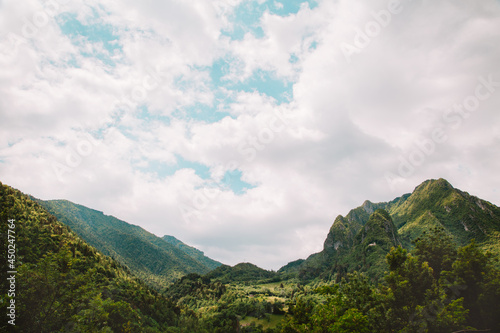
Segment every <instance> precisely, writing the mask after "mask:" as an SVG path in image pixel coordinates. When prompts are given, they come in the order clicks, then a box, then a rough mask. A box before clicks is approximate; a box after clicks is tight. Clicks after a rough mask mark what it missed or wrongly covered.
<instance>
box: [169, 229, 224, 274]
mask: <svg viewBox="0 0 500 333" xmlns="http://www.w3.org/2000/svg"><path fill="white" fill-rule="evenodd" d="M162 239H163V240H164V241H166V242H167V243H169V244H171V245H173V246H175V247H176V248H178V249H179V250H182V251H183V252H184V253H186V254H187V255H188V256H190V257H191V258H193V259H194V260H196V261H198V262H199V263H202V264H203V265H205V266H206V267H208V269H211V270H212V269H216V268H217V267H219V266H220V265H222V264H221V263H220V262H218V261H215V260H213V259H211V258H209V257H207V256H205V253H203V252H202V251H200V250H198V249H196V248H194V247H192V246H189V245H187V244H185V243H183V242H181V241H180V240H178V239H177V238H175V237H174V236H168V235H165V236H163V237H162Z"/></svg>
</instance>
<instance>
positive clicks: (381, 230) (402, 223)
mask: <svg viewBox="0 0 500 333" xmlns="http://www.w3.org/2000/svg"><path fill="white" fill-rule="evenodd" d="M36 201H37V202H38V203H39V204H40V205H41V206H43V207H44V208H45V209H47V211H48V212H50V213H51V214H53V215H54V216H56V217H57V218H58V219H59V221H61V222H63V223H64V224H66V225H68V226H69V227H70V228H71V229H72V230H73V231H74V232H76V233H77V234H78V235H79V236H80V237H82V239H84V240H85V241H86V242H88V243H89V244H90V245H92V246H94V247H95V248H97V249H98V250H99V251H101V252H102V253H103V254H105V255H109V256H111V257H113V258H115V259H116V260H118V261H119V262H120V263H122V264H123V265H125V266H127V267H129V268H130V270H131V271H132V272H133V273H134V274H136V275H137V276H138V277H140V278H141V279H142V280H144V281H145V282H147V283H148V284H150V285H153V286H155V287H166V286H168V285H169V284H170V283H171V282H172V281H175V280H177V279H179V278H180V277H182V276H185V275H187V274H189V273H197V274H202V275H203V274H207V273H209V272H211V273H210V275H209V276H210V277H211V278H215V279H217V280H220V281H224V282H226V283H228V281H230V280H231V279H236V280H241V279H250V280H259V279H260V280H262V279H273V278H276V275H275V273H274V272H269V271H265V270H261V269H260V268H258V267H256V266H254V265H251V264H240V265H236V266H234V267H230V266H226V265H222V264H221V263H220V262H217V261H215V260H213V259H210V258H208V257H206V256H205V255H204V253H203V252H201V251H199V250H197V249H195V248H194V247H191V246H189V245H186V244H184V243H183V242H182V241H180V240H178V239H177V238H175V237H174V236H169V235H165V236H163V237H162V238H159V237H157V236H155V235H153V234H151V233H149V232H148V231H146V230H144V229H142V228H140V227H138V226H135V225H131V224H129V223H126V222H124V221H121V220H119V219H117V218H115V217H112V216H106V215H104V214H103V213H102V212H99V211H96V210H93V209H90V208H87V207H84V206H81V205H78V204H74V203H71V202H69V201H65V200H51V201H42V200H38V199H36ZM431 228H442V229H444V230H445V232H446V233H447V234H449V235H450V236H451V237H452V239H453V241H454V242H455V243H456V244H457V245H460V246H463V245H465V244H467V243H469V242H470V240H472V239H475V240H476V242H477V243H478V244H480V245H481V247H482V248H483V249H485V250H488V251H490V252H491V253H493V254H494V255H495V256H497V257H499V258H500V208H499V207H497V206H495V205H493V204H491V203H490V202H487V201H485V200H481V199H479V198H477V197H475V196H472V195H470V194H468V193H467V192H463V191H460V190H458V189H455V188H454V187H453V186H452V185H451V184H450V183H448V182H447V181H446V180H444V179H437V180H427V181H425V182H423V183H422V184H420V185H419V186H417V187H416V188H415V190H414V191H413V192H412V193H408V194H405V195H403V196H401V197H398V198H395V199H394V200H392V201H389V202H381V203H372V202H370V201H365V202H364V203H363V204H362V205H361V206H359V207H357V208H355V209H352V210H351V211H350V212H349V213H348V214H347V215H346V216H345V217H344V216H341V215H339V216H337V218H336V219H335V221H334V222H333V224H332V226H331V228H330V231H329V232H328V234H327V236H326V239H325V241H324V245H323V250H322V251H321V252H319V253H315V254H312V255H311V256H309V257H308V258H307V259H306V260H304V259H299V260H296V261H293V262H291V263H289V264H287V265H285V266H283V267H282V268H281V269H280V270H279V271H278V273H279V274H278V276H281V277H288V278H299V279H305V280H309V279H314V278H317V277H321V278H326V279H332V278H334V279H339V278H340V277H342V276H345V274H346V273H348V272H352V271H355V270H357V271H360V272H365V273H366V274H368V275H369V276H370V277H372V278H374V279H376V278H377V277H378V276H380V275H382V273H383V272H384V271H385V270H386V268H387V267H386V263H385V256H386V254H387V253H388V252H389V251H390V249H391V247H396V246H398V245H402V246H403V247H405V248H408V249H411V248H412V247H413V243H412V242H413V241H414V240H415V239H417V238H418V237H419V236H421V235H422V234H423V233H424V232H426V230H430V229H431Z"/></svg>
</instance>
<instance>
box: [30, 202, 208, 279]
mask: <svg viewBox="0 0 500 333" xmlns="http://www.w3.org/2000/svg"><path fill="white" fill-rule="evenodd" d="M37 202H38V203H39V204H40V205H41V206H42V207H44V208H45V209H47V211H49V212H50V213H51V214H53V215H54V216H56V217H57V218H58V219H59V220H60V221H61V222H62V223H64V224H66V225H67V226H69V227H70V228H71V229H72V230H73V231H74V232H75V233H76V234H78V235H79V236H80V237H81V238H82V239H84V240H85V241H86V242H88V243H89V244H90V245H92V246H94V247H95V248H96V249H98V250H99V251H101V252H102V253H103V254H105V255H108V256H111V257H112V258H114V259H116V260H117V261H119V262H120V263H122V264H123V265H125V266H127V267H129V268H130V270H131V271H132V272H133V273H134V274H135V275H136V276H138V277H139V278H141V279H142V280H143V281H145V282H146V283H148V284H149V285H151V286H154V287H156V288H164V287H166V286H168V285H169V284H170V283H171V282H173V281H175V280H176V279H179V278H180V277H182V276H184V275H186V274H189V273H198V274H205V273H208V272H209V271H211V270H212V268H211V267H212V266H213V265H214V264H213V263H212V262H211V266H210V267H209V266H207V265H206V264H205V263H204V262H207V261H210V259H208V258H204V259H203V262H201V261H199V260H198V259H199V258H203V256H202V255H198V256H196V257H192V256H190V255H189V254H187V253H186V251H184V250H183V249H180V248H179V247H177V246H174V245H172V244H170V243H169V242H167V241H165V240H164V239H162V238H159V237H157V236H155V235H153V234H152V233H150V232H148V231H146V230H144V229H142V228H141V227H139V226H136V225H132V224H129V223H127V222H124V221H121V220H119V219H117V218H115V217H113V216H107V215H104V214H103V213H102V212H100V211H97V210H94V209H90V208H87V207H85V206H82V205H78V204H74V203H72V202H69V201H66V200H50V201H42V200H37Z"/></svg>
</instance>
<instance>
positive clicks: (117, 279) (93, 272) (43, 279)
mask: <svg viewBox="0 0 500 333" xmlns="http://www.w3.org/2000/svg"><path fill="white" fill-rule="evenodd" d="M70 206H71V205H70ZM82 211H86V210H82ZM499 211H500V210H499V209H498V207H496V206H494V205H491V204H490V203H487V202H484V201H480V200H479V199H477V198H475V197H472V196H470V195H468V194H467V193H464V192H460V191H458V190H455V189H453V188H452V187H451V185H449V184H447V183H446V182H444V181H443V180H437V181H431V182H426V183H424V184H422V185H421V186H419V187H417V189H416V190H415V192H414V193H412V194H409V195H405V196H403V197H400V198H397V199H395V200H394V201H392V202H390V203H380V204H372V203H369V202H365V204H364V205H363V206H362V207H359V208H357V209H354V210H353V211H351V212H350V213H349V214H348V215H347V216H346V217H341V216H339V217H337V219H336V220H335V222H334V224H333V225H332V228H331V230H330V233H329V234H328V236H327V239H326V241H325V246H324V250H323V251H322V252H320V253H317V254H314V255H312V256H310V257H309V258H307V259H306V260H298V261H296V262H292V263H290V264H288V265H286V266H284V267H283V268H282V269H280V270H279V271H278V272H273V271H266V270H263V269H260V268H259V267H257V266H255V265H252V264H250V263H242V264H238V265H236V266H234V267H231V266H227V265H222V266H219V267H217V268H215V269H213V270H212V271H210V272H208V273H206V272H196V271H195V270H193V271H191V272H185V273H184V274H183V275H182V276H179V278H176V279H174V280H172V282H171V283H168V284H163V283H162V284H154V283H153V284H152V283H150V282H151V281H149V282H148V281H145V280H144V279H140V275H137V274H136V273H137V272H138V268H137V267H135V268H134V270H131V269H130V268H129V267H127V266H126V265H124V264H123V262H120V261H118V260H116V259H113V258H111V257H109V256H106V255H104V254H103V253H102V252H101V251H99V250H97V249H96V248H94V247H93V246H91V245H89V244H88V243H87V242H86V241H84V240H83V239H82V238H81V236H79V234H78V233H76V232H75V231H73V230H72V229H73V227H71V229H70V227H68V225H67V224H65V223H62V222H61V221H59V220H58V219H57V218H56V217H54V216H53V215H51V214H50V213H49V212H48V211H47V210H46V209H45V208H44V207H42V206H41V205H40V204H39V203H38V202H36V201H34V200H32V198H31V197H29V196H26V195H24V194H22V193H21V192H19V191H17V190H15V189H13V188H11V187H9V186H6V185H1V186H0V223H1V224H0V226H1V229H0V233H1V234H2V242H1V249H0V250H1V253H0V256H1V258H2V260H0V262H1V268H0V274H1V276H0V278H1V284H0V286H1V291H0V292H1V303H0V307H1V311H2V313H4V314H8V313H9V312H10V310H9V308H8V307H9V305H10V304H12V300H13V301H14V302H15V315H14V318H15V326H14V325H11V324H9V322H8V321H9V320H12V319H11V318H10V317H8V316H6V315H3V316H2V321H1V322H0V330H1V331H2V332H3V331H6V332H7V331H12V332H195V333H196V332H200V333H201V332H207V333H208V332H220V333H231V332H268V333H269V332H276V333H278V332H473V331H485V332H486V331H489V332H500V307H499V306H498V304H500V269H499V267H500V264H499V256H498V247H499V246H500V240H499V239H498V230H499V229H500V220H499V219H498V217H499V216H500V215H499V214H498V212H499ZM96 214H97V213H96ZM95 216H97V217H99V216H101V215H99V214H97V215H95ZM453 220H455V223H453ZM109 221H111V220H109ZM415 221H418V222H415ZM111 222H112V223H118V222H117V221H114V220H113V221H111ZM73 223H76V222H75V221H73ZM464 224H465V225H466V226H467V229H468V232H464V231H463V230H465V231H467V230H466V229H465V228H463V225H464ZM123 226H124V228H125V229H126V228H127V226H125V225H123ZM457 226H458V227H461V229H460V228H458V227H457ZM100 228H101V229H103V230H106V228H107V227H106V225H105V221H104V220H102V224H101V225H100ZM9 230H11V231H9ZM9 235H10V236H9ZM93 235H94V236H95V234H93ZM413 236H414V237H413ZM412 237H413V239H412V240H410V238H412ZM100 241H103V240H100ZM154 241H155V242H156V241H157V240H156V239H155V240H154ZM162 241H163V242H165V243H167V242H166V241H164V240H162ZM169 241H170V243H174V244H177V241H176V240H174V239H169ZM9 244H10V245H11V246H10V247H9ZM158 244H160V246H163V245H162V243H158ZM13 245H15V252H14V255H12V259H11V260H10V261H9V259H8V258H9V253H11V254H12V253H13V251H12V250H11V249H12V248H13ZM180 248H185V249H186V251H189V252H190V253H195V254H196V255H199V252H196V251H194V250H193V249H192V248H186V247H184V246H181V247H180ZM108 249H109V250H110V251H114V248H113V247H112V246H109V247H108ZM147 249H148V251H149V250H150V249H153V250H155V251H156V250H157V248H154V247H148V248H147ZM169 249H170V248H169ZM115 253H116V252H115ZM138 255H139V256H141V254H138ZM143 255H144V256H146V258H150V256H148V253H144V254H143ZM181 257H182V258H185V257H184V255H182V256H181ZM10 265H12V266H10ZM217 266H218V265H217ZM14 269H15V271H16V273H12V274H11V273H9V272H11V271H13V270H14ZM139 272H140V271H139ZM12 275H14V279H15V286H14V290H15V293H14V294H12V293H10V290H12V284H11V281H12V280H8V278H10V277H11V276H12ZM143 276H147V275H143Z"/></svg>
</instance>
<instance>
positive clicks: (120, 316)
mask: <svg viewBox="0 0 500 333" xmlns="http://www.w3.org/2000/svg"><path fill="white" fill-rule="evenodd" d="M0 234H1V238H2V241H1V242H0V255H1V257H2V260H0V311H1V312H2V314H3V315H2V320H0V331H1V332H28V333H29V332H36V333H40V332H174V331H175V332H178V330H177V328H175V329H174V331H172V330H171V329H170V328H171V327H173V326H178V324H177V323H178V322H179V313H180V310H179V308H178V307H177V306H176V305H175V304H174V303H173V302H172V301H171V300H169V299H167V298H165V297H164V296H162V295H160V294H159V293H158V292H156V291H155V290H152V289H150V288H149V287H148V286H146V285H145V284H144V283H143V282H142V281H140V280H139V279H137V278H136V277H135V276H133V275H132V274H131V273H130V271H129V270H128V269H127V268H126V267H124V266H122V265H121V264H120V263H118V262H117V261H115V260H113V259H111V258H110V257H107V256H103V255H102V254H101V253H100V252H99V251H97V250H96V249H95V248H94V247H92V246H90V245H88V244H87V243H86V242H85V241H84V240H82V239H81V238H80V237H79V236H78V235H76V233H74V232H73V231H71V230H70V229H69V228H68V227H67V226H66V225H64V224H63V223H61V222H59V221H58V220H57V219H56V218H55V217H54V216H52V215H51V214H50V213H48V212H47V211H46V210H45V209H44V208H43V207H42V206H40V205H39V204H38V203H36V202H35V201H33V200H31V199H30V198H29V197H28V196H27V195H24V194H22V193H21V192H19V191H17V190H15V189H13V188H11V187H9V186H6V185H3V184H2V183H0ZM12 249H15V251H12ZM7 253H9V254H10V259H9V260H6V258H7ZM8 306H9V308H8ZM5 314H9V315H8V316H7V315H5Z"/></svg>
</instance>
